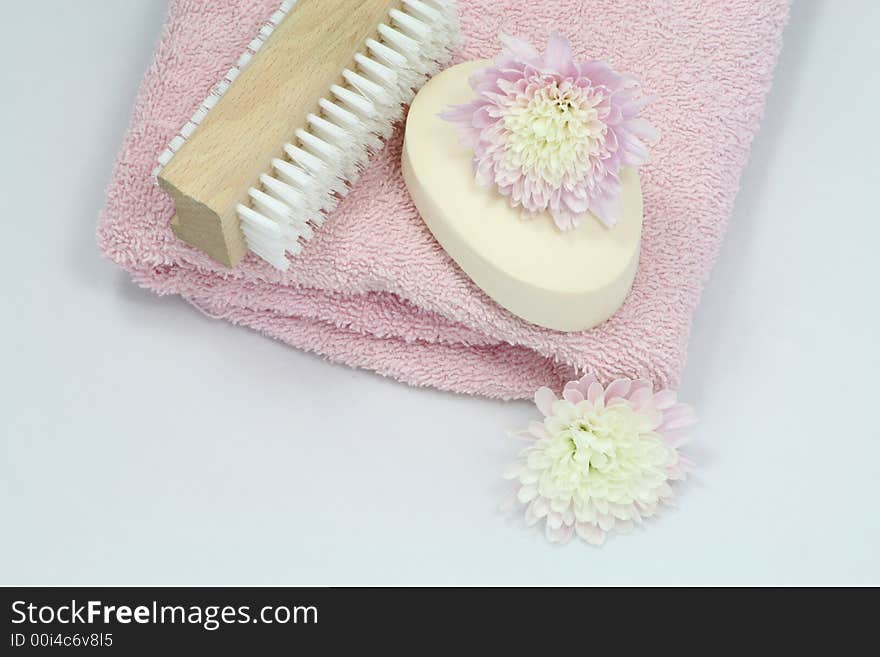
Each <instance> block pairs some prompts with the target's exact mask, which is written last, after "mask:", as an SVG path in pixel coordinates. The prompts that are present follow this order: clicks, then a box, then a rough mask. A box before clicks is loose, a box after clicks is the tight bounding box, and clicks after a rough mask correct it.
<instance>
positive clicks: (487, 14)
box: [98, 0, 788, 398]
mask: <svg viewBox="0 0 880 657" xmlns="http://www.w3.org/2000/svg"><path fill="white" fill-rule="evenodd" d="M278 4H279V3H278V0H215V1H212V2H206V1H204V0H172V2H171V3H170V9H169V13H168V18H167V22H166V25H165V28H164V30H163V33H162V37H161V40H160V42H159V45H158V47H157V51H156V54H155V58H154V61H153V63H152V65H151V66H150V69H149V71H148V72H147V74H146V77H145V79H144V81H143V83H142V85H141V88H140V92H139V95H138V99H137V104H136V106H135V109H134V114H133V117H132V120H131V125H130V127H129V130H128V133H127V135H126V137H125V141H124V143H123V146H122V150H121V153H120V155H119V158H118V161H117V164H116V167H115V170H114V173H113V178H112V181H111V183H110V187H109V190H108V195H107V203H106V206H105V208H104V210H103V211H102V213H101V216H100V219H99V224H98V242H99V245H100V248H101V249H102V250H103V251H104V253H106V254H107V255H108V256H109V257H110V258H112V259H113V260H114V261H116V262H117V263H118V264H119V265H120V266H122V267H124V268H125V269H126V270H128V271H129V272H130V273H131V275H132V277H133V278H134V280H135V281H136V282H137V283H138V284H140V285H143V286H144V287H147V288H149V289H151V290H154V291H155V292H157V293H160V294H179V295H181V296H183V297H184V298H185V299H187V300H188V301H189V302H191V303H192V304H194V305H196V306H197V307H199V308H200V309H202V310H203V311H205V312H206V313H209V314H211V315H213V316H216V317H219V318H223V319H226V320H228V321H231V322H234V323H236V324H242V325H245V326H249V327H252V328H254V329H257V330H259V331H261V332H263V333H265V334H266V335H269V336H271V337H273V338H277V339H279V340H283V341H284V342H286V343H288V344H290V345H292V346H294V347H298V348H301V349H306V350H309V351H313V352H316V353H318V354H321V355H323V356H325V357H327V358H329V359H331V360H333V361H337V362H341V363H345V364H348V365H351V366H353V367H363V368H367V369H370V370H374V371H376V372H379V373H380V374H383V375H386V376H390V377H394V378H396V379H399V380H401V381H404V382H406V383H410V384H414V385H424V386H434V387H436V388H441V389H445V390H453V391H456V392H462V393H470V394H476V395H485V396H489V397H500V398H519V397H530V396H531V395H532V394H533V393H534V391H535V389H536V388H538V387H539V386H542V385H549V386H552V387H554V388H559V387H561V385H562V384H563V383H564V382H565V381H568V380H570V379H572V378H574V377H575V374H576V373H582V372H585V371H589V372H594V373H596V374H597V375H598V376H599V378H600V379H602V380H603V381H604V382H606V383H607V382H608V381H610V380H611V379H614V378H617V377H618V376H626V377H632V378H637V377H644V378H648V379H651V380H652V381H653V382H654V383H655V384H656V385H658V386H664V387H675V386H677V385H678V379H679V376H680V373H681V370H682V367H683V365H684V360H685V355H686V348H687V341H688V334H689V331H690V325H691V318H692V316H693V312H694V309H695V307H696V305H697V302H698V300H699V296H700V292H701V290H702V287H703V284H704V282H705V280H706V278H707V276H708V274H709V271H710V269H711V267H712V264H713V263H714V261H715V258H716V256H717V254H718V251H719V248H720V246H721V241H722V238H723V235H724V230H725V226H726V223H727V220H728V218H729V217H730V214H731V211H732V207H733V201H734V197H735V195H736V191H737V187H738V185H739V178H740V174H741V172H742V170H743V167H744V166H745V163H746V161H747V158H748V154H749V148H750V145H751V141H752V138H753V137H754V135H755V132H756V131H757V129H758V124H759V121H760V117H761V113H762V110H763V106H764V100H765V97H766V94H767V91H768V89H769V86H770V82H771V77H772V72H773V67H774V65H775V62H776V58H777V55H778V52H779V49H780V45H781V35H782V30H783V27H784V24H785V22H786V19H787V17H788V0H714V1H706V2H700V3H692V2H681V1H673V0H669V1H666V2H644V0H557V1H554V2H530V3H527V2H522V0H464V1H463V2H460V3H459V4H460V6H461V10H462V27H463V31H464V37H465V43H464V46H463V47H462V48H461V49H460V51H459V52H458V53H457V55H456V59H455V61H456V63H457V62H460V61H465V60H469V59H477V58H490V57H494V56H495V55H496V54H497V53H498V51H499V42H498V35H499V33H500V32H505V33H508V34H514V35H520V36H524V37H526V38H528V39H529V40H531V41H532V42H534V43H543V42H544V41H545V40H546V38H547V35H548V34H549V33H550V32H551V31H553V30H560V31H562V32H563V33H565V34H566V35H567V36H568V37H569V38H570V39H571V41H572V44H573V47H574V50H575V54H576V55H577V57H578V58H588V57H589V58H594V59H604V60H608V61H609V62H610V63H611V64H612V65H613V66H614V67H615V68H616V69H617V70H619V71H621V72H626V73H632V74H633V75H635V76H637V77H639V78H640V79H641V80H642V81H643V82H644V86H645V91H646V93H648V94H652V95H656V96H657V97H658V100H657V101H656V102H655V103H653V104H652V105H650V106H648V108H647V109H646V110H645V111H644V113H643V116H644V118H646V119H647V120H648V121H650V122H651V123H652V124H653V125H655V126H656V127H657V128H658V129H659V130H660V132H661V135H662V136H661V140H660V142H659V144H657V145H656V146H655V147H654V148H653V149H652V151H651V161H650V163H649V164H648V165H646V166H645V167H643V168H642V169H641V175H642V181H643V187H644V199H645V223H644V238H643V247H642V259H641V265H640V268H639V271H638V274H637V276H636V280H635V285H634V287H633V290H632V293H631V294H630V295H629V297H628V298H627V300H626V302H625V304H624V306H623V308H622V309H621V310H620V311H619V312H618V313H617V314H616V315H615V316H614V317H612V318H611V319H610V320H609V321H607V322H605V323H604V324H602V325H601V326H599V327H597V328H594V329H592V330H589V331H585V332H582V333H560V332H556V331H551V330H548V329H543V328H539V327H536V326H533V325H530V324H528V323H526V322H524V321H522V320H520V319H518V318H516V317H514V316H512V315H511V314H510V313H508V312H507V311H505V310H503V309H502V308H500V307H499V306H497V305H496V304H495V303H494V302H493V301H491V300H490V299H489V298H488V297H486V296H485V295H484V294H483V293H482V292H481V291H480V290H479V289H478V288H477V287H476V286H475V285H474V284H473V283H472V282H471V281H470V280H469V279H468V278H467V276H465V274H463V273H462V271H461V270H460V269H459V268H458V267H457V266H456V265H455V263H454V262H453V261H452V260H450V258H449V257H448V256H447V255H446V253H445V252H444V251H443V250H442V248H441V247H440V246H439V245H438V244H437V243H436V241H435V240H434V239H433V237H432V236H431V234H430V232H429V231H428V230H427V228H426V227H425V226H424V224H423V222H422V220H421V219H420V217H419V216H418V213H417V212H416V210H415V208H414V207H413V204H412V202H411V200H410V198H409V195H408V193H407V191H406V188H405V186H404V183H403V178H402V176H401V171H400V154H401V145H402V141H403V135H402V128H401V127H400V126H398V129H397V130H396V132H395V134H394V136H393V137H392V138H391V139H390V141H389V143H388V145H387V146H386V148H385V149H384V150H383V151H382V152H381V153H379V154H377V155H376V156H375V157H374V158H373V160H372V161H371V163H370V165H369V166H368V168H367V170H366V171H365V172H364V175H363V176H362V178H361V179H360V181H359V182H358V183H357V185H356V186H355V187H354V189H353V191H352V193H351V194H350V195H349V196H348V197H347V198H345V199H344V201H343V202H342V203H341V204H340V206H339V208H338V210H337V211H336V212H334V213H333V214H332V215H331V216H330V218H329V219H328V221H327V222H326V223H325V225H324V227H323V228H321V229H319V230H318V231H317V237H316V238H315V239H314V240H313V241H312V242H310V243H308V244H307V245H306V248H305V250H304V252H303V254H302V255H301V256H300V257H298V258H296V259H295V260H294V261H293V264H292V266H291V268H290V271H288V272H284V273H282V272H279V271H276V270H275V269H272V268H271V267H270V266H269V265H267V264H266V263H264V262H263V261H262V260H259V259H257V258H256V257H254V256H249V257H248V258H247V259H246V260H245V262H244V263H243V264H242V265H241V266H240V267H238V268H236V269H235V270H228V269H226V268H224V267H222V266H221V265H219V264H217V263H215V262H214V261H212V260H210V259H209V258H208V257H207V256H205V255H203V254H202V253H200V252H198V251H197V250H195V249H192V248H190V247H189V246H187V245H186V244H184V243H182V242H180V241H178V240H177V239H176V238H175V237H174V235H173V234H172V232H171V230H170V227H169V223H170V221H171V217H172V215H173V212H174V208H173V204H172V203H171V201H170V199H168V198H167V197H166V196H165V194H164V193H163V192H162V191H161V190H160V189H159V188H158V187H157V186H155V185H154V183H153V181H152V178H151V173H152V171H153V169H154V167H155V165H156V158H157V157H158V155H159V153H160V152H161V151H162V150H163V149H164V148H165V146H166V145H167V143H168V141H169V140H170V139H171V137H172V136H173V135H174V134H176V132H177V131H178V130H179V129H180V127H181V126H182V125H183V124H184V123H185V122H186V121H187V119H188V118H189V117H190V116H191V115H192V113H193V111H194V110H195V108H196V107H197V106H198V105H199V103H200V102H201V101H202V99H203V98H204V97H205V95H206V94H207V93H208V91H209V89H210V88H211V87H212V86H213V85H214V84H215V83H216V82H217V80H219V79H220V78H222V77H223V75H224V74H225V73H226V71H227V70H228V69H229V68H230V67H231V66H232V65H233V64H234V63H235V61H236V60H237V59H238V56H239V54H240V53H241V52H243V51H244V49H245V47H246V45H247V44H248V42H249V41H250V40H251V39H252V38H253V37H254V35H255V34H256V33H257V32H258V30H259V29H260V26H261V25H262V24H263V23H264V22H265V21H266V19H267V18H268V16H269V15H270V14H271V13H272V12H273V11H274V10H275V9H277V5H278ZM294 19H295V18H291V20H294Z"/></svg>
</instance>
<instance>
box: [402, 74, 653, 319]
mask: <svg viewBox="0 0 880 657" xmlns="http://www.w3.org/2000/svg"><path fill="white" fill-rule="evenodd" d="M489 64H491V62H489V61H475V62H467V63H464V64H459V65H458V66H453V67H452V68H449V69H447V70H446V71H444V72H442V73H440V74H439V75H437V76H436V77H434V78H433V79H432V80H431V81H430V82H429V83H428V84H427V85H425V86H424V87H423V88H422V90H421V91H420V92H419V94H418V96H416V99H415V100H414V101H413V103H412V107H411V108H410V112H409V118H408V119H407V123H406V137H405V142H404V146H403V162H402V164H403V174H404V179H405V180H406V184H407V186H408V188H409V191H410V194H411V195H412V198H413V201H414V203H415V205H416V208H417V209H418V211H419V213H420V214H421V216H422V218H423V219H424V221H425V223H426V224H427V225H428V228H429V229H430V230H431V232H432V233H433V235H434V237H435V238H436V239H437V241H438V242H439V243H440V244H441V245H442V246H443V248H444V249H445V250H446V251H447V253H449V255H450V256H451V257H452V258H453V259H454V260H455V262H457V263H458V265H459V266H460V267H461V268H462V270H464V272H465V273H466V274H467V275H468V276H469V277H470V278H471V279H472V280H473V281H474V283H476V284H477V285H478V286H479V287H480V288H481V289H482V290H483V291H485V292H486V294H487V295H489V297H491V298H492V299H493V300H494V301H496V302H497V303H498V304H499V305H501V306H502V307H504V308H506V309H507V310H509V311H510V312H512V313H513V314H515V315H517V316H519V317H521V318H523V319H525V320H526V321H528V322H531V323H533V324H537V325H539V326H543V327H546V328H550V329H555V330H558V331H583V330H586V329H589V328H592V327H593V326H596V325H597V324H601V323H602V322H604V321H605V320H606V319H608V318H609V317H611V315H613V314H614V313H615V312H616V311H617V309H618V308H620V306H621V305H622V304H623V301H624V299H625V298H626V296H627V294H628V293H629V290H630V288H631V287H632V282H633V279H634V278H635V272H636V268H637V267H638V261H639V249H640V244H641V234H642V193H641V186H640V183H639V177H638V173H637V172H636V171H635V170H634V169H625V170H624V171H622V172H621V176H620V178H621V182H622V185H623V216H622V218H621V220H620V222H619V223H618V224H617V225H616V226H615V227H614V228H611V229H609V228H606V227H605V226H604V225H603V224H602V223H601V222H600V221H599V220H598V219H596V218H595V217H593V216H592V215H590V216H587V217H586V218H585V219H584V221H582V222H581V225H580V226H579V227H578V228H575V229H574V230H570V231H565V232H563V231H560V230H559V229H558V228H556V225H555V224H554V223H553V219H552V217H550V215H549V214H548V213H544V214H541V215H538V216H536V217H534V218H531V219H523V218H521V216H520V211H519V209H518V208H511V207H510V204H509V201H508V199H507V198H506V197H504V196H502V195H501V194H499V193H498V192H497V191H496V190H495V189H494V188H488V187H482V186H480V185H478V184H477V183H476V182H475V180H474V167H473V153H472V152H471V151H470V150H468V149H467V148H465V147H464V146H462V145H461V144H460V143H459V140H458V136H457V135H456V132H455V128H454V126H453V125H452V124H450V123H448V122H447V121H444V120H443V119H441V118H440V117H439V116H438V115H439V114H440V113H441V112H442V111H444V110H445V109H446V108H447V107H448V106H450V105H461V104H464V103H468V102H470V101H472V100H474V93H473V91H472V90H471V88H470V85H469V84H468V78H469V77H470V75H471V73H473V72H474V71H475V70H476V69H478V68H481V67H485V66H488V65H489Z"/></svg>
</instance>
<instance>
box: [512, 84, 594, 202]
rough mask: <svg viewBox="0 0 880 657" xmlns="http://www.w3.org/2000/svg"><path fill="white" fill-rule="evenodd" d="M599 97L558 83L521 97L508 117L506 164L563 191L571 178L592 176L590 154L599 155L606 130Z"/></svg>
mask: <svg viewBox="0 0 880 657" xmlns="http://www.w3.org/2000/svg"><path fill="white" fill-rule="evenodd" d="M598 101H599V99H598V98H596V97H590V96H589V95H588V94H587V92H586V91H585V90H583V89H580V88H578V87H567V88H562V87H560V86H559V84H558V83H557V82H555V81H554V82H553V83H552V84H549V85H547V86H545V87H542V88H540V89H537V90H535V92H534V93H533V94H532V96H531V98H527V97H521V98H519V99H517V102H516V103H515V104H514V105H513V106H512V107H510V108H509V110H508V113H507V114H506V115H505V117H504V127H505V131H506V133H507V134H506V143H507V149H506V153H505V164H506V165H507V167H508V168H511V169H519V170H521V171H523V172H524V173H525V174H526V175H527V176H531V177H533V178H541V179H543V180H545V181H546V182H548V183H549V184H550V185H552V186H554V187H559V186H561V185H562V183H563V182H564V181H565V180H566V179H567V178H569V177H572V176H573V177H575V178H577V179H580V178H583V177H585V176H586V175H588V174H589V172H590V169H591V168H592V165H591V162H590V156H591V155H595V154H597V153H598V152H599V149H600V145H601V141H602V139H603V137H604V134H605V131H606V126H605V124H604V123H603V122H602V121H601V120H600V119H599V112H598V110H597V109H596V106H595V105H596V103H597V102H598Z"/></svg>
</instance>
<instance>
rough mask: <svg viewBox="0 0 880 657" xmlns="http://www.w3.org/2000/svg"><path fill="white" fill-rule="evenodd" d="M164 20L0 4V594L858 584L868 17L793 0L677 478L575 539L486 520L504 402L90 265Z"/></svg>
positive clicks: (505, 453) (506, 422)
mask: <svg viewBox="0 0 880 657" xmlns="http://www.w3.org/2000/svg"><path fill="white" fill-rule="evenodd" d="M164 11H165V3H164V2H161V1H160V0H78V1H77V2H65V1H59V0H55V1H52V2H39V3H37V2H28V3H15V4H13V3H11V2H10V3H8V6H6V5H5V6H4V18H3V20H2V21H0V33H2V34H0V37H2V43H4V44H5V48H6V50H5V52H7V53H9V54H8V55H7V58H6V62H5V64H4V66H3V67H2V69H0V98H2V102H0V117H2V120H0V143H2V158H0V181H2V187H3V191H4V193H3V199H4V212H3V219H4V225H5V231H4V235H5V238H6V240H5V244H4V246H3V256H2V258H0V267H2V278H0V280H2V283H0V285H2V290H3V305H2V311H0V312H2V314H3V321H2V328H0V331H2V340H0V353H2V365H0V368H2V369H0V371H2V375H0V411H2V412H0V436H2V463H0V490H2V497H0V521H2V530H0V583H7V584H8V583H19V584H37V583H53V584H67V583H80V584H116V583H142V584H159V583H165V584H175V583H193V584H194V583H202V584H207V583H213V584H233V583H235V584H245V583H251V584H342V583H345V584H359V583H374V584H392V583H434V584H451V583H462V584H465V583H496V584H500V583H505V584H507V583H524V584H552V583H555V584H575V583H583V584H589V583H593V584H598V583H618V584H637V583H641V584H650V583H666V584H685V583H687V584H700V583H875V584H877V583H880V565H878V559H877V555H878V551H880V528H878V515H877V514H878V498H880V495H878V492H880V466H878V464H880V429H878V427H880V420H878V392H880V386H878V365H880V362H878V361H880V358H878V355H880V350H878V346H877V342H876V340H877V336H878V334H880V333H878V324H880V313H878V302H877V299H878V294H877V287H878V285H877V284H878V281H880V276H878V274H880V266H878V259H877V258H876V256H875V255H874V254H875V252H876V249H877V244H878V240H880V229H878V220H880V212H878V209H877V200H876V199H877V192H878V183H880V164H878V156H880V140H878V130H877V118H878V109H877V108H878V105H880V94H878V91H877V89H878V86H877V81H878V80H877V72H876V65H877V62H878V61H880V49H878V41H877V38H876V28H877V25H878V20H880V3H877V2H874V1H873V0H865V1H863V2H857V1H855V0H852V1H848V0H842V1H835V2H831V1H827V2H822V1H820V0H798V1H797V2H796V3H795V6H794V9H793V15H792V21H791V24H790V26H789V29H788V32H787V34H786V43H785V49H784V52H783V55H782V60H781V63H780V67H779V69H778V75H777V83H776V86H775V88H774V90H773V92H772V95H771V98H770V100H769V105H768V108H767V113H766V118H765V121H764V125H763V128H762V131H761V133H760V135H759V136H758V138H757V141H756V143H755V146H754V150H753V157H752V161H751V163H750V165H749V167H748V170H747V172H746V174H745V176H744V179H743V190H742V193H741V194H740V197H739V198H738V201H737V206H736V211H735V214H734V217H733V219H732V222H731V227H730V232H729V235H728V238H727V241H726V243H725V246H724V250H723V253H722V257H721V260H720V262H719V264H718V267H717V268H716V270H715V272H714V274H713V276H712V279H711V281H710V282H709V284H708V287H707V289H706V294H705V296H704V302H703V304H702V305H701V307H700V308H699V311H698V312H697V315H696V322H695V326H694V331H693V339H692V348H691V353H690V361H689V364H688V366H687V369H686V372H685V377H684V383H683V387H682V396H683V398H684V399H686V400H688V401H690V402H692V403H693V404H694V405H695V406H696V407H697V409H698V410H699V412H700V415H701V416H702V419H703V421H702V424H701V425H700V427H699V431H698V435H697V440H696V442H694V443H693V444H692V447H691V449H690V451H691V453H692V454H693V455H694V456H695V457H696V459H697V460H698V461H699V463H700V468H699V472H698V475H697V477H696V478H695V479H693V480H692V481H691V482H690V483H689V484H688V485H687V486H686V487H685V488H684V489H683V490H682V493H681V495H680V497H679V504H678V508H677V509H676V510H674V511H672V512H670V513H669V514H668V515H667V516H665V517H664V518H663V519H662V520H660V521H658V522H655V523H652V524H651V525H650V526H649V527H648V529H647V530H642V531H637V532H636V533H634V534H632V535H629V536H625V537H618V538H614V539H613V540H611V541H610V542H609V543H608V544H607V545H606V546H605V547H604V548H603V549H601V550H596V549H593V548H590V547H588V546H585V545H582V544H580V543H575V542H573V543H572V544H570V545H569V546H567V547H564V548H555V547H552V546H549V545H547V544H545V543H544V541H543V540H542V539H541V538H539V537H538V536H537V535H534V534H530V533H528V532H526V531H525V530H523V529H522V528H520V527H519V526H518V525H517V524H515V523H513V522H510V521H507V520H505V518H504V517H503V516H502V515H500V514H499V513H498V512H497V511H496V505H497V503H498V501H499V499H500V494H501V488H500V486H499V481H500V480H499V478H498V472H499V470H500V468H501V467H502V465H503V464H504V463H505V462H507V461H508V460H509V459H510V458H512V456H513V455H514V453H515V451H516V449H517V448H518V445H517V444H516V443H512V442H511V441H510V440H509V439H508V438H506V436H505V429H507V428H514V427H519V426H521V425H525V424H526V423H527V422H528V420H529V419H530V418H532V417H533V416H534V411H533V409H532V408H531V407H530V406H529V405H528V404H526V403H511V404H504V403H499V402H493V401H485V400H480V399H471V398H465V397H458V396H453V395H449V394H443V393H438V392H434V391H425V390H415V389H411V388H408V387H406V386H404V385H401V384H398V383H395V382H392V381H389V380H385V379H382V378H380V377H378V376H375V375H372V374H369V373H365V372H355V371H351V370H349V369H346V368H344V367H341V366H335V365H330V364H327V363H325V362H323V361H322V360H320V359H319V358H317V357H315V356H312V355H308V354H304V353H299V352H297V351H294V350H292V349H289V348H287V347H284V346H282V345H280V344H277V343H275V342H273V341H271V340H268V339H266V338H263V337H260V336H259V335H257V334H255V333H252V332H249V331H247V330H244V329H238V328H233V327H232V326H230V325H228V324H225V323H223V322H218V321H212V320H209V319H207V318H205V317H203V316H202V315H200V314H199V313H197V312H196V311H195V310H193V309H192V308H190V307H189V306H188V305H187V304H185V303H184V302H182V301H180V300H177V299H159V298H156V297H154V296H152V295H151V294H149V293H147V292H145V291H142V290H140V289H139V288H137V287H135V286H134V285H132V284H131V283H130V282H129V281H128V278H127V276H126V275H125V274H124V273H123V272H121V271H119V270H118V269H116V268H115V267H114V266H113V265H111V264H110V263H109V262H107V261H104V260H102V259H101V257H99V255H98V253H97V250H96V248H95V240H94V227H95V221H96V216H97V214H98V211H99V209H100V207H101V205H102V201H103V193H104V187H105V185H106V184H107V181H108V179H109V175H110V170H111V165H112V162H113V159H114V157H115V155H116V151H117V149H118V147H119V144H120V141H121V138H122V135H123V132H124V130H125V127H126V124H127V121H128V116H129V111H130V109H131V105H132V102H133V99H134V96H135V91H136V88H137V85H138V82H139V80H140V77H141V75H142V74H143V72H144V70H145V69H146V66H147V64H148V61H149V58H150V55H151V52H152V48H153V45H154V42H155V40H156V38H157V36H158V33H159V28H160V26H161V23H162V20H163V15H164Z"/></svg>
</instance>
